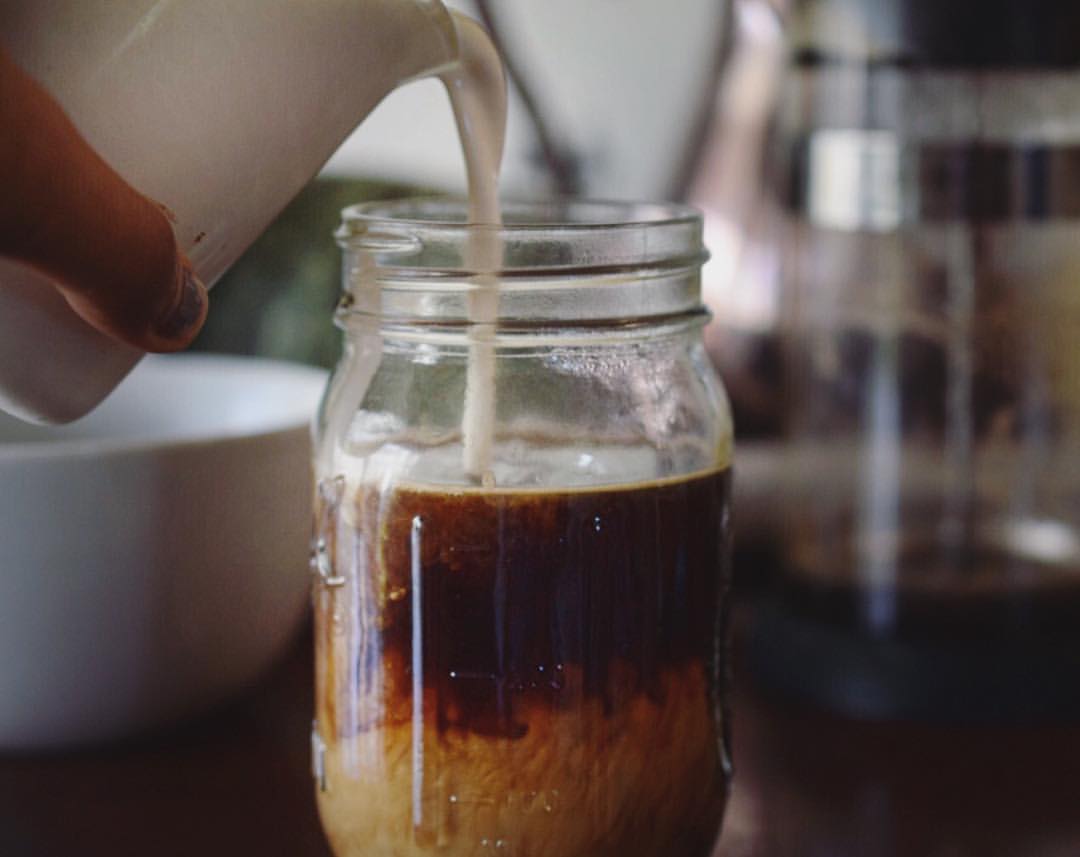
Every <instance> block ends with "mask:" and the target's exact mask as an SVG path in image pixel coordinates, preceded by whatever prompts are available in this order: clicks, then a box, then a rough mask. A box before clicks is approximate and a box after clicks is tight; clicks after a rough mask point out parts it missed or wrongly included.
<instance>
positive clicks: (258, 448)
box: [0, 356, 326, 748]
mask: <svg viewBox="0 0 1080 857" xmlns="http://www.w3.org/2000/svg"><path fill="white" fill-rule="evenodd" d="M325 378H326V376H325V373H323V372H320V371H318V370H315V369H308V368H305V367H300V366H294V365H290V364H284V363H276V362H272V361H266V360H256V359H251V358H237V357H219V356H181V357H149V358H147V359H146V360H144V361H143V362H142V363H141V364H140V365H139V367H138V368H136V370H135V371H134V372H133V373H132V375H131V376H130V377H129V378H128V379H127V380H126V381H125V382H124V383H123V384H122V385H121V386H120V387H119V388H118V389H117V390H116V392H115V393H114V394H113V395H112V396H111V397H110V398H109V399H108V400H107V401H106V402H105V403H104V404H103V405H102V406H101V407H100V408H99V409H98V410H97V411H95V412H94V413H93V414H91V415H90V416H89V417H87V418H85V419H84V420H81V421H80V422H78V423H75V424H72V425H69V426H63V427H59V428H44V427H41V426H30V425H26V424H22V423H19V422H17V421H15V420H13V419H11V418H7V417H4V416H3V415H0V747H5V748H38V747H58V746H70V745H73V744H83V743H88V742H98V741H104V740H111V739H114V738H119V737H123V736H126V735H131V734H134V733H138V732H141V731H144V730H147V729H151V728H154V727H157V726H161V725H164V724H167V723H170V722H173V721H176V720H178V719H180V718H182V717H185V716H188V715H192V714H196V713H198V712H200V711H204V710H206V709H207V708H209V707H211V706H213V705H215V704H217V703H219V702H222V701H223V700H225V699H226V698H228V697H229V696H230V695H232V694H234V693H236V692H237V691H240V690H242V689H244V688H246V687H248V686H250V685H251V684H252V683H253V682H254V681H256V680H257V678H258V677H259V675H260V674H261V673H262V672H263V671H264V670H266V669H267V668H268V667H269V666H270V665H271V664H272V663H273V661H274V660H275V658H276V657H277V656H278V655H280V654H281V653H282V652H283V651H284V650H285V649H286V647H287V646H288V645H289V642H290V641H291V640H292V639H293V638H294V636H295V634H296V632H297V630H298V629H299V627H300V625H301V623H302V622H303V619H304V616H305V613H306V610H307V604H308V591H309V575H308V570H307V543H308V534H309V528H310V521H309V517H310V504H311V497H312V490H311V475H310V464H309V461H310V439H309V425H310V422H311V419H312V416H313V414H314V412H315V409H316V406H317V403H318V399H319V396H320V394H321V391H322V388H323V385H324V383H325Z"/></svg>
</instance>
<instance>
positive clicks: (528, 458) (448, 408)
mask: <svg viewBox="0 0 1080 857" xmlns="http://www.w3.org/2000/svg"><path fill="white" fill-rule="evenodd" d="M504 215H505V217H506V226H505V227H504V228H502V229H496V228H495V227H467V226H466V225H465V223H464V209H463V206H461V205H459V204H456V203H453V202H441V201H406V202H397V203H384V204H373V205H364V206H356V207H353V208H350V209H347V210H346V211H345V212H344V223H343V225H342V227H341V229H340V230H339V232H338V238H339V241H340V244H341V246H342V247H343V248H344V252H345V264H344V285H345V294H344V297H343V298H342V300H341V303H340V305H339V308H338V312H337V321H338V324H339V325H340V326H341V327H342V328H343V329H344V331H345V337H346V343H345V352H344V356H343V358H342V361H341V363H340V364H339V366H338V368H337V370H336V371H335V373H334V375H333V377H332V379H331V381H330V385H329V388H328V391H327V393H326V396H325V399H324V402H323V406H322V410H321V414H320V418H319V426H318V432H317V439H316V462H315V466H316V476H317V479H318V486H319V487H318V497H317V510H316V522H315V530H316V541H315V552H314V558H313V565H314V567H315V570H316V572H317V576H316V584H315V593H314V602H315V618H316V674H317V688H316V694H317V704H316V716H317V720H316V722H315V725H314V732H313V736H312V743H313V752H314V769H315V773H316V778H317V790H318V801H319V808H320V813H321V816H322V821H323V826H324V828H325V830H326V832H327V834H328V836H329V839H330V842H331V844H332V846H333V849H334V852H335V853H336V854H337V855H339V857H351V855H360V854H379V855H383V857H392V856H393V855H421V854H434V853H439V854H445V855H474V854H488V853H491V854H498V855H514V857H560V855H568V857H569V855H574V857H579V855H589V857H604V855H611V857H615V855H623V854H628V853H633V854H635V855H638V857H649V855H657V857H659V856H660V855H669V854H672V853H678V854H682V855H687V857H693V855H700V857H706V855H708V854H709V853H710V851H711V848H712V846H713V843H714V840H715V838H716V835H717V832H718V829H719V825H720V819H721V815H722V812H723V808H724V804H725V800H726V794H727V786H728V780H729V773H730V765H729V760H728V744H727V726H728V717H727V693H728V691H727V683H726V678H725V669H726V667H725V664H726V657H727V647H726V642H725V627H726V621H725V614H726V593H727V586H728V571H727V562H726V552H727V546H728V533H729V525H728V496H729V488H730V462H731V454H732V427H731V421H730V416H729V410H728V405H727V400H726V398H725V396H724V394H723V391H722V389H721V386H720V384H719V381H718V380H717V378H716V376H715V375H714V373H713V371H712V369H711V367H710V364H709V362H708V359H707V357H706V354H705V351H704V347H703V344H702V338H701V329H702V326H703V324H704V322H705V320H706V317H707V314H706V312H705V311H704V309H703V308H702V305H701V301H700V283H699V269H700V266H701V263H702V261H703V259H704V257H705V251H704V249H703V247H702V244H701V221H700V218H699V216H698V215H697V214H696V213H695V212H693V211H692V210H689V209H685V208H678V207H668V206H655V205H622V204H592V203H577V202H574V203H552V204H529V205H520V206H513V205H511V206H508V207H507V208H506V209H504ZM477 240H485V241H491V240H497V241H499V242H501V245H502V247H501V251H502V259H503V263H502V268H501V270H500V271H499V272H498V273H497V274H496V275H480V274H478V273H477V272H475V271H471V270H469V268H468V266H467V264H466V259H469V258H474V257H473V256H471V255H470V254H469V245H470V242H471V241H477ZM488 246H489V247H490V246H491V245H490V244H489V245H488ZM496 282H497V284H498V289H499V291H498V298H497V315H493V316H491V317H490V318H488V319H487V320H486V321H484V322H482V323H478V322H477V314H476V313H477V307H478V305H480V304H481V303H482V302H483V301H485V300H487V299H488V298H490V296H491V292H490V289H491V288H492V287H493V285H494V284H495V283H496ZM478 450H479V451H478Z"/></svg>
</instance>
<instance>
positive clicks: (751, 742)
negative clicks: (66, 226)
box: [0, 638, 1080, 857]
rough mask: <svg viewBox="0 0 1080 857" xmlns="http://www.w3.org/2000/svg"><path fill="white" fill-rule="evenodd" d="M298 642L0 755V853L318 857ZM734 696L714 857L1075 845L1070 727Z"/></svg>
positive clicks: (1074, 737)
mask: <svg viewBox="0 0 1080 857" xmlns="http://www.w3.org/2000/svg"><path fill="white" fill-rule="evenodd" d="M309 646H310V640H309V639H307V638H305V639H304V640H301V641H300V642H299V643H298V644H297V645H296V646H295V647H294V649H293V651H292V652H291V653H290V655H289V657H288V658H287V659H286V661H285V662H284V663H282V664H280V665H279V667H278V668H277V669H276V670H275V671H274V672H273V674H272V675H270V676H268V677H267V679H266V681H264V682H263V683H262V684H261V685H260V686H259V688H257V689H256V690H255V691H254V692H253V693H252V694H251V695H250V696H249V697H248V698H247V699H245V700H243V701H242V702H240V703H238V704H235V705H233V706H232V707H231V708H229V709H228V710H226V711H222V712H219V713H217V714H216V715H213V716H212V717H209V718H206V719H204V720H202V721H201V722H199V723H198V724H195V725H193V726H189V727H187V728H185V729H183V730H181V731H174V732H171V733H169V734H166V735H159V736H157V737H155V738H154V739H152V740H147V741H144V742H141V743H139V744H132V745H126V746H122V747H114V748H111V749H109V750H97V751H93V752H83V753H77V754H66V755H55V756H23V757H19V756H11V755H8V756H0V857H68V855H72V857H75V855H80V857H83V855H85V857H99V855H100V857H105V855H108V857H126V855H140V857H143V856H144V855H145V857H173V855H176V857H181V855H183V857H219V855H220V857H226V855H228V857H247V855H253V857H278V855H280V857H329V850H328V849H327V847H326V845H325V843H324V842H323V838H322V834H321V832H320V830H319V824H318V819H317V817H316V814H315V808H314V802H313V794H312V785H311V778H310V773H309V763H308V730H309V724H310V718H311V696H312V693H311V670H310V656H309ZM1078 680H1080V678H1078ZM736 700H737V702H736V711H735V715H736V716H735V721H734V728H735V736H736V737H735V761H736V766H737V771H736V781H735V788H734V791H733V795H732V800H731V803H730V805H729V809H728V814H727V817H726V819H725V824H724V833H723V836H722V839H721V842H720V846H719V851H718V854H719V855H723V856H724V857H780V855H784V857H787V855H796V857H817V855H821V857H848V855H858V857H862V856H863V855H866V857H879V856H880V857H893V855H917V857H963V855H978V857H998V855H1018V857H1043V855H1045V857H1065V855H1080V728H1072V727H1060V726H1059V727H1053V728H1039V729H1033V728H1025V729H1015V728H1014V729H1003V728H979V729H971V728H959V727H951V728H942V727H928V726H913V725H895V724H880V723H879V724H867V723H858V722H853V721H849V720H844V719H842V718H839V717H835V716H832V715H828V714H823V713H820V712H808V711H805V710H803V711H797V710H791V709H789V708H788V707H786V706H783V705H780V704H777V703H776V702H774V701H771V700H769V699H767V698H765V697H763V696H762V695H760V694H759V693H757V692H756V691H755V690H754V689H753V688H752V687H751V686H750V684H749V682H748V681H745V680H744V681H742V682H740V683H739V687H738V694H737V696H736ZM373 857H378V855H373ZM628 857H633V855H628ZM673 857H674V855H673Z"/></svg>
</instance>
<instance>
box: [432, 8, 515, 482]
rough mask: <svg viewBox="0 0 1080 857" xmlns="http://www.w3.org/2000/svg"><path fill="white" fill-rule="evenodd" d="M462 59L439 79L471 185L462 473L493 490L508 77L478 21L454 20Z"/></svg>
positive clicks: (455, 16)
mask: <svg viewBox="0 0 1080 857" xmlns="http://www.w3.org/2000/svg"><path fill="white" fill-rule="evenodd" d="M454 23H455V25H456V27H457V33H458V49H459V56H460V60H459V62H458V63H457V64H455V65H454V67H453V68H452V69H450V70H449V71H447V72H445V73H443V75H442V76H441V79H442V81H443V84H444V85H445V86H446V90H447V92H448V93H449V96H450V104H451V106H452V108H453V110H454V118H455V120H456V121H457V127H458V134H459V136H460V137H461V147H462V151H463V152H464V155H465V171H466V175H467V178H468V185H469V211H468V217H469V223H470V224H477V225H474V226H473V227H472V228H471V229H470V230H469V234H468V238H467V241H466V244H465V258H464V263H465V267H466V268H467V269H468V270H469V271H470V272H472V281H471V285H472V290H471V292H470V294H469V321H470V331H469V356H468V369H467V375H466V382H465V408H464V415H463V417H462V427H461V430H462V435H463V445H464V453H463V455H464V462H463V464H464V469H465V473H466V475H467V476H469V477H470V478H471V479H473V480H474V481H476V482H478V483H481V484H491V483H492V482H493V478H492V476H491V455H492V445H493V443H494V435H495V344H494V343H495V322H496V319H497V316H498V310H499V280H498V273H497V272H498V271H499V269H500V268H501V267H502V239H501V235H500V232H499V229H500V227H501V225H502V216H501V214H500V211H499V198H498V183H499V166H500V163H501V161H502V153H503V141H504V138H505V132H506V75H505V72H504V71H503V65H502V60H501V59H500V57H499V54H498V51H497V50H496V49H495V46H494V45H493V44H492V43H491V39H490V38H489V37H488V35H487V33H486V32H485V31H484V29H483V28H482V27H481V26H480V25H479V24H477V23H476V22H475V21H473V20H471V19H470V18H467V17H465V16H463V15H459V14H457V13H454Z"/></svg>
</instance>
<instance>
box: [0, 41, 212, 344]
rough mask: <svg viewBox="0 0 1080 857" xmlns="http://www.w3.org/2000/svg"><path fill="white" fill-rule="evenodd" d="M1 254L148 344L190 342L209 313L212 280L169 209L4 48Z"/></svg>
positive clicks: (97, 319)
mask: <svg viewBox="0 0 1080 857" xmlns="http://www.w3.org/2000/svg"><path fill="white" fill-rule="evenodd" d="M0 256H6V257H9V258H12V259H15V260H18V261H20V262H22V263H24V264H27V265H30V266H32V267H34V268H36V269H38V270H40V271H42V272H43V273H45V274H46V275H48V276H49V277H51V278H52V279H53V280H54V282H55V283H56V285H57V286H58V288H59V289H60V291H61V293H62V294H63V295H64V297H65V299H66V300H67V302H68V303H69V304H70V305H71V307H72V308H73V309H74V310H75V312H77V313H78V314H79V315H80V316H82V317H83V318H84V319H85V320H86V321H87V322H88V323H89V324H91V325H93V326H94V327H96V328H97V329H98V330H101V331H102V332H104V333H106V334H108V335H109V336H111V337H113V338H115V339H119V340H122V341H123V342H126V343H128V344H130V345H133V346H135V347H136V348H139V349H141V350H144V351H177V350H179V349H181V348H184V347H185V346H187V345H188V344H190V342H191V340H192V339H194V338H195V335H196V334H197V333H198V331H199V328H201V327H202V324H203V321H204V320H205V319H206V310H207V294H206V287H205V286H204V285H203V284H202V283H201V282H200V281H199V280H198V278H197V277H196V276H195V274H194V272H193V271H192V269H191V264H190V262H188V261H187V259H186V258H185V257H184V256H183V254H182V253H181V252H180V250H179V248H178V247H177V245H176V238H175V235H174V234H173V230H172V226H171V224H170V222H169V218H168V216H167V214H166V210H165V209H164V208H163V207H162V206H160V205H158V204H157V203H155V202H153V201H152V200H149V199H147V198H146V197H144V196H143V195H142V194H140V193H138V191H136V190H135V189H134V188H132V187H131V186H130V185H128V184H127V182H125V181H124V179H122V178H121V177H120V176H119V175H118V174H117V173H116V172H115V171H114V170H113V169H112V168H111V167H110V166H109V165H108V164H106V163H105V161H103V160H102V159H101V157H100V156H99V155H98V154H97V153H96V152H95V151H94V150H93V149H92V148H91V147H90V145H89V144H88V143H87V142H86V141H85V140H84V139H83V138H82V136H81V135H80V134H79V132H78V130H77V129H76V128H75V126H74V125H73V124H72V123H71V121H70V120H69V119H68V118H67V116H66V115H65V114H64V112H63V110H62V109H61V107H60V105H59V104H57V103H56V101H55V100H54V99H53V98H52V97H51V96H50V95H49V94H48V92H46V91H45V89H44V88H43V87H41V86H40V85H39V84H38V83H37V82H36V81H35V80H33V78H31V77H30V76H29V75H27V74H25V73H24V72H23V71H22V70H21V69H20V68H19V67H18V66H17V65H15V63H14V62H12V61H11V59H10V57H8V56H7V55H6V54H5V53H4V51H3V50H0ZM0 288H3V283H0Z"/></svg>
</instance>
